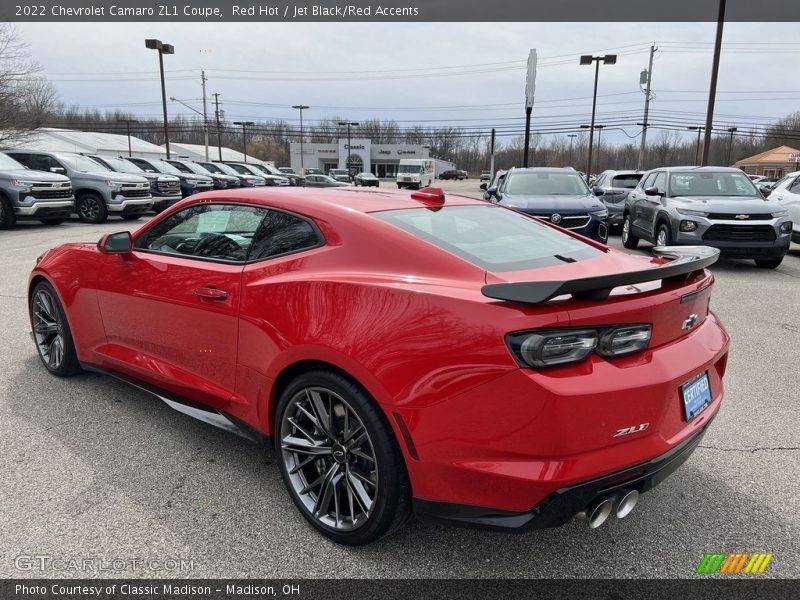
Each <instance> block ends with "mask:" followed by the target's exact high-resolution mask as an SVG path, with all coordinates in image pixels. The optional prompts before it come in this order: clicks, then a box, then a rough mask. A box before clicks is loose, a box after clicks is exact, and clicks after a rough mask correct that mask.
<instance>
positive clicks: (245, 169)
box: [228, 164, 256, 175]
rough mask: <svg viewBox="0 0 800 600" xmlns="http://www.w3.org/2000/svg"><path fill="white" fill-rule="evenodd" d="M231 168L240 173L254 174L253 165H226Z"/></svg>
mask: <svg viewBox="0 0 800 600" xmlns="http://www.w3.org/2000/svg"><path fill="white" fill-rule="evenodd" d="M228 166H229V167H230V168H231V169H233V170H234V171H236V172H237V173H241V174H242V175H255V174H256V171H255V170H254V169H253V167H245V166H244V165H236V164H234V165H228Z"/></svg>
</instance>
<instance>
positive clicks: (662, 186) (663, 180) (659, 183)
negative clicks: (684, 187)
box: [652, 171, 667, 194]
mask: <svg viewBox="0 0 800 600" xmlns="http://www.w3.org/2000/svg"><path fill="white" fill-rule="evenodd" d="M652 185H653V187H654V188H656V189H657V190H658V193H659V194H666V193H667V175H666V173H664V172H663V171H662V172H660V173H656V178H655V180H654V181H653V183H652Z"/></svg>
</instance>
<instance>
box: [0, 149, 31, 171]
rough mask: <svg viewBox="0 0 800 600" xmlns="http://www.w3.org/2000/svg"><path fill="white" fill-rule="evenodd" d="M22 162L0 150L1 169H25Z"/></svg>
mask: <svg viewBox="0 0 800 600" xmlns="http://www.w3.org/2000/svg"><path fill="white" fill-rule="evenodd" d="M25 168H26V167H24V166H22V165H21V164H20V163H18V162H17V161H15V160H14V159H13V158H11V157H10V156H8V155H7V154H3V153H2V152H0V169H25Z"/></svg>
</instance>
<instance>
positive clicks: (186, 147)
mask: <svg viewBox="0 0 800 600" xmlns="http://www.w3.org/2000/svg"><path fill="white" fill-rule="evenodd" d="M162 150H163V148H162ZM169 151H170V154H173V155H175V158H189V159H191V160H205V159H206V147H205V145H204V144H184V143H182V142H170V143H169ZM208 159H209V160H212V161H214V160H219V148H217V146H215V145H213V144H209V146H208ZM222 160H223V162H255V163H264V161H263V160H258V159H257V158H255V157H253V156H250V155H249V154H248V155H247V161H245V156H244V154H242V153H241V152H239V151H238V150H234V149H233V148H225V147H224V146H223V148H222Z"/></svg>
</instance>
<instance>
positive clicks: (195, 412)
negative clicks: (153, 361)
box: [81, 363, 272, 447]
mask: <svg viewBox="0 0 800 600" xmlns="http://www.w3.org/2000/svg"><path fill="white" fill-rule="evenodd" d="M81 368H82V369H83V370H84V371H90V372H93V373H99V374H101V375H108V376H109V377H113V378H114V379H117V380H119V381H122V382H123V383H127V384H128V385H131V386H133V387H135V388H138V389H140V390H142V391H143V392H147V393H148V394H152V395H153V396H155V397H156V398H158V399H159V400H162V401H163V402H164V403H165V404H166V405H167V406H169V407H170V408H172V409H173V410H176V411H178V412H180V413H183V414H185V415H188V416H190V417H192V418H193V419H197V420H198V421H203V422H204V423H208V424H209V425H213V426H214V427H218V428H219V429H224V430H225V431H229V432H231V433H235V434H236V435H238V436H241V437H243V438H245V439H248V440H250V441H251V442H255V443H256V444H259V445H262V446H269V447H272V438H271V437H270V436H268V435H264V434H263V433H260V432H258V431H256V430H255V429H253V428H252V427H250V426H249V425H247V424H246V423H244V422H242V421H240V420H239V419H237V418H236V417H234V416H232V415H229V414H228V413H226V412H224V411H221V410H219V409H216V408H212V407H210V406H206V405H205V404H201V403H199V402H196V401H194V400H190V399H188V398H185V397H183V396H180V395H178V394H175V393H173V392H170V391H168V390H165V389H163V388H160V387H158V386H154V385H151V384H149V383H146V382H144V381H141V380H139V379H136V378H134V377H129V376H128V375H123V374H122V373H117V372H116V371H109V370H107V369H103V368H101V367H98V366H96V365H92V364H88V363H81Z"/></svg>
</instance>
